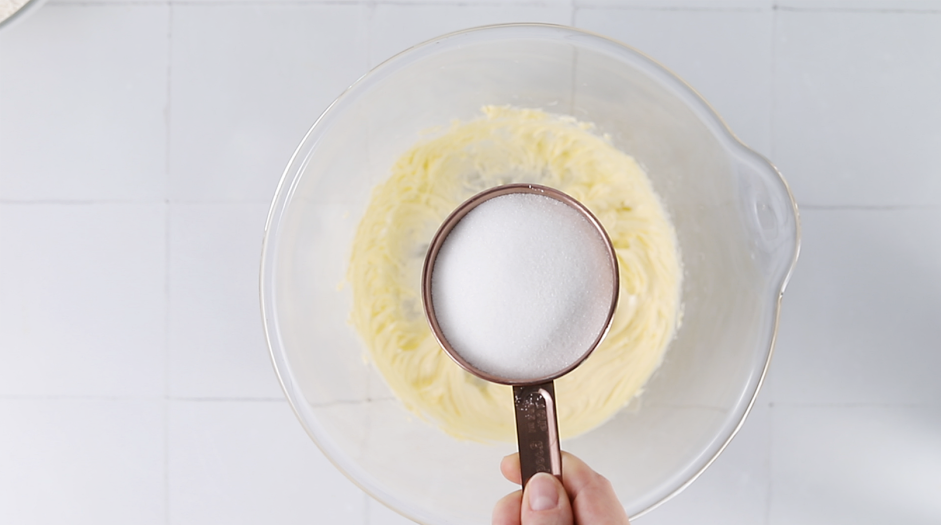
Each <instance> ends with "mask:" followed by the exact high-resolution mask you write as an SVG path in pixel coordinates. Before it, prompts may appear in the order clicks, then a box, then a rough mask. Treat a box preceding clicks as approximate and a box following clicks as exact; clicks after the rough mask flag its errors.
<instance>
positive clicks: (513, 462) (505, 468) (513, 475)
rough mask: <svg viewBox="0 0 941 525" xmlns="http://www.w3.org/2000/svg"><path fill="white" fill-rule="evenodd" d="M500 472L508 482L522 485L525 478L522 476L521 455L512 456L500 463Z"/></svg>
mask: <svg viewBox="0 0 941 525" xmlns="http://www.w3.org/2000/svg"><path fill="white" fill-rule="evenodd" d="M500 472H501V473H502V474H503V477H504V478H506V479H507V481H510V482H512V483H516V484H517V485H519V484H520V483H522V479H523V477H522V475H520V455H519V454H510V455H509V456H507V457H505V458H503V460H502V461H500Z"/></svg>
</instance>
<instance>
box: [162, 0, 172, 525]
mask: <svg viewBox="0 0 941 525" xmlns="http://www.w3.org/2000/svg"><path fill="white" fill-rule="evenodd" d="M166 5H167V86H166V88H167V91H166V94H167V105H166V109H165V112H164V126H166V129H165V135H164V188H163V190H164V210H165V215H164V241H163V242H164V246H165V252H164V300H165V303H164V320H163V322H164V330H163V333H164V343H163V345H164V346H163V348H164V354H163V395H164V403H163V406H164V408H163V516H164V521H165V523H166V524H167V525H170V521H171V519H170V229H171V221H170V115H171V111H170V110H171V100H170V99H171V92H172V91H171V75H172V73H173V65H172V64H173V41H172V40H173V5H172V3H171V2H170V1H169V0H168V1H167V3H166Z"/></svg>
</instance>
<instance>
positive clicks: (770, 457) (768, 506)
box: [764, 403, 774, 525]
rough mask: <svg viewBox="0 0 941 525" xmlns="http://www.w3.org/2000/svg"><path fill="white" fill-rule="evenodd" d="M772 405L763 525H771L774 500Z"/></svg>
mask: <svg viewBox="0 0 941 525" xmlns="http://www.w3.org/2000/svg"><path fill="white" fill-rule="evenodd" d="M773 457H774V403H769V406H768V459H767V465H768V499H767V500H765V516H764V518H765V519H764V525H769V523H771V500H772V499H773V498H774V470H773V469H774V459H773Z"/></svg>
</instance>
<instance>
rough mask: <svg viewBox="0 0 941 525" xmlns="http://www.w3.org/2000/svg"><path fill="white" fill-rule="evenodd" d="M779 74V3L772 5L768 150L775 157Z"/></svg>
mask: <svg viewBox="0 0 941 525" xmlns="http://www.w3.org/2000/svg"><path fill="white" fill-rule="evenodd" d="M777 74H778V8H777V4H775V5H772V6H771V86H770V89H771V108H770V109H771V111H770V115H768V127H769V129H768V133H769V136H768V142H769V146H770V148H771V151H770V152H768V153H769V155H770V156H771V158H772V159H773V158H775V155H777V151H776V150H777V147H776V146H777V145H776V144H775V140H774V137H775V136H776V135H775V130H776V129H777V128H776V126H775V124H776V119H775V111H776V110H775V108H777V106H778V101H777V96H778V90H777V89H775V86H777Z"/></svg>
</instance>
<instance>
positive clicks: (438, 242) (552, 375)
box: [421, 184, 618, 486]
mask: <svg viewBox="0 0 941 525" xmlns="http://www.w3.org/2000/svg"><path fill="white" fill-rule="evenodd" d="M512 193H529V194H535V195H540V196H543V197H549V198H552V199H555V200H557V201H559V202H561V203H563V204H565V205H567V206H568V207H569V208H570V209H572V210H575V211H576V212H578V214H579V215H581V216H582V217H583V218H584V219H585V220H587V221H588V223H590V224H591V226H593V229H594V230H595V231H596V232H597V233H598V234H599V241H600V242H603V246H604V250H605V252H606V254H607V258H606V259H607V261H606V262H607V263H608V267H609V268H608V269H607V271H610V272H611V274H610V277H611V281H610V282H611V290H610V302H609V303H608V308H607V315H606V317H605V319H604V322H603V323H601V324H599V325H598V326H597V333H598V335H597V337H596V338H595V340H594V342H593V343H592V344H591V345H590V346H588V347H587V348H585V350H584V352H583V353H581V354H580V355H579V357H578V358H577V359H575V360H574V361H572V362H570V363H568V364H567V365H566V366H564V367H562V368H560V369H558V370H553V371H551V372H549V373H547V374H544V375H542V376H540V377H535V378H532V377H529V378H525V379H520V378H514V377H503V376H499V375H494V374H492V373H488V372H486V371H484V370H480V369H479V368H477V367H475V366H474V365H472V364H471V363H469V362H468V361H467V359H465V358H464V357H463V356H462V355H461V354H460V352H458V351H456V350H455V349H454V347H453V346H452V345H451V344H450V343H449V342H448V338H447V336H446V334H445V333H444V332H443V331H442V328H441V326H440V324H439V322H438V318H437V316H436V314H435V309H434V297H433V293H432V289H433V282H432V275H433V273H434V268H435V262H436V260H437V257H438V253H439V252H440V250H441V247H442V246H443V245H444V243H445V241H446V239H447V237H448V234H449V233H451V231H452V230H453V229H454V227H455V226H456V225H457V224H458V223H459V222H460V221H461V220H462V219H463V218H464V217H465V216H466V215H467V214H468V213H470V212H471V211H473V210H474V209H475V208H476V207H477V206H479V205H480V204H483V203H484V202H486V201H488V200H490V199H493V198H496V197H501V196H504V195H508V194H512ZM603 271H604V270H603ZM421 294H422V304H423V307H424V311H425V316H426V318H427V319H428V323H429V325H430V326H431V331H432V333H433V334H434V336H435V339H437V341H438V343H439V344H440V345H441V347H442V348H444V350H445V352H447V354H448V356H450V357H451V359H452V360H454V362H456V363H457V364H458V365H460V366H461V367H462V368H463V369H464V370H467V371H468V372H470V373H471V374H473V375H475V376H477V377H479V378H481V379H484V380H486V381H490V382H493V383H499V384H504V385H511V386H512V387H513V400H514V405H515V409H516V434H517V442H518V445H519V452H520V470H521V474H522V484H523V486H525V485H526V483H527V482H528V481H529V479H530V478H531V477H532V476H533V475H535V474H536V473H538V472H548V473H551V474H553V475H555V476H558V477H561V475H562V457H561V452H560V449H559V430H558V419H557V416H556V400H555V387H554V383H553V381H554V380H555V379H558V378H559V377H561V376H563V375H565V374H567V373H568V372H570V371H572V370H573V369H575V367H577V366H578V365H579V364H581V363H582V362H583V361H584V360H585V359H586V358H587V357H588V356H589V354H591V352H592V351H593V350H594V349H595V348H596V347H597V346H598V345H599V344H600V343H601V341H602V340H603V339H604V337H605V335H607V333H608V330H609V329H610V327H611V321H612V319H613V317H614V311H615V308H616V307H617V301H618V265H617V256H616V255H615V252H614V247H613V246H612V244H611V240H610V238H609V237H608V234H607V232H605V230H604V228H603V227H602V225H601V222H599V221H598V219H597V218H596V217H595V216H594V215H592V213H591V212H590V211H589V210H588V209H587V208H586V207H585V206H584V205H582V204H581V203H580V202H578V201H577V200H575V199H574V198H572V197H570V196H569V195H566V194H565V193H563V192H561V191H558V190H556V189H553V188H549V187H546V186H540V185H536V184H507V185H504V186H497V187H495V188H491V189H489V190H485V191H483V192H481V193H478V194H477V195H475V196H473V197H471V198H470V199H468V200H467V201H465V202H464V203H463V204H461V205H460V206H458V207H457V208H456V209H455V210H454V211H453V212H452V213H451V214H450V215H449V216H448V217H447V219H445V221H444V223H442V225H441V227H440V228H439V229H438V231H437V233H436V234H435V236H434V237H433V238H432V241H431V245H430V246H429V248H428V252H427V254H426V256H425V261H424V265H423V267H422V282H421Z"/></svg>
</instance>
